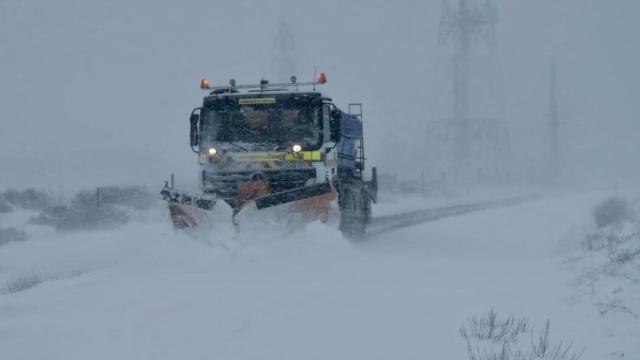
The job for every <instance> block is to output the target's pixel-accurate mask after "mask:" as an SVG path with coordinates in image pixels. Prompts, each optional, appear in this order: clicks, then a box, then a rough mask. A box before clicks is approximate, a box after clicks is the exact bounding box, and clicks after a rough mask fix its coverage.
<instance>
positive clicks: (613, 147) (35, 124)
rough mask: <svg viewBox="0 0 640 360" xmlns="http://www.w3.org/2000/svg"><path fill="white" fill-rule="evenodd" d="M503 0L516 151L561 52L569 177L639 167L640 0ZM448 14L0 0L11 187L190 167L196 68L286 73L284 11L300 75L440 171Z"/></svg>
mask: <svg viewBox="0 0 640 360" xmlns="http://www.w3.org/2000/svg"><path fill="white" fill-rule="evenodd" d="M496 3H497V5H498V8H499V14H500V22H499V23H498V27H497V39H498V50H497V51H498V53H497V55H498V59H499V65H500V67H499V69H500V72H501V87H502V89H503V90H502V93H503V98H502V99H500V101H499V102H500V107H501V108H502V110H501V111H502V112H503V114H504V118H505V119H506V120H507V121H508V124H509V132H510V137H511V138H510V143H511V151H512V161H513V162H514V163H515V164H518V165H522V164H523V163H528V162H530V163H531V164H533V165H532V166H534V167H537V166H540V165H541V164H543V163H544V159H545V157H544V156H545V155H544V154H545V153H546V151H547V149H546V147H545V145H544V143H545V139H546V138H545V136H546V132H547V129H546V122H547V115H546V114H547V112H548V105H547V104H548V88H549V85H548V78H549V76H548V72H549V63H550V61H551V59H552V58H553V57H555V58H556V59H557V64H558V93H559V95H558V101H559V108H560V121H561V130H560V131H561V154H562V161H561V164H562V165H563V170H562V174H563V180H564V181H565V182H567V183H571V184H578V183H579V184H589V185H607V186H609V185H611V184H613V183H624V182H631V181H634V180H636V179H638V178H639V177H640V169H639V167H638V161H637V154H639V153H640V140H639V136H638V134H639V133H640V122H639V121H638V120H639V119H640V102H638V99H640V85H639V84H640V73H639V72H638V70H637V64H639V63H640V48H639V47H638V45H637V42H636V41H635V37H636V36H637V34H638V33H639V31H640V25H639V24H638V22H637V21H636V19H635V16H636V14H638V13H639V10H640V3H638V2H637V1H635V0H618V1H615V2H612V1H602V0H538V1H513V0H502V1H496ZM439 21H440V1H437V0H429V1H398V2H388V1H349V2H344V1H337V0H326V1H322V2H317V1H314V2H311V1H300V0H296V1H270V2H265V1H233V2H222V1H181V2H170V1H164V0H161V1H110V2H102V1H70V0H60V1H55V2H52V1H44V0H42V1H30V0H25V1H17V0H16V1H12V0H1V1H0V64H1V67H0V99H1V106H0V169H1V170H0V188H4V187H18V188H21V187H27V186H38V187H49V188H51V189H67V188H77V187H91V186H100V185H105V184H137V183H142V184H147V185H149V186H158V187H159V186H161V184H162V182H163V181H164V180H165V179H166V178H167V177H168V175H169V174H170V173H175V174H176V175H177V176H178V178H179V179H183V181H185V182H192V181H193V179H194V178H195V176H196V169H197V163H196V158H195V155H194V154H193V153H192V152H191V151H190V149H189V147H188V143H187V141H188V140H187V135H188V134H187V131H188V129H187V126H188V121H187V120H188V115H189V113H190V111H191V110H192V109H193V108H194V107H197V106H199V105H200V102H201V99H202V96H203V95H205V94H204V93H203V92H202V91H201V90H200V89H199V87H198V85H199V79H200V78H201V77H203V76H206V77H208V78H209V79H210V81H211V82H212V83H213V84H226V83H227V81H228V80H229V79H230V78H235V79H236V80H237V81H238V83H255V82H257V81H258V80H259V79H260V78H262V77H264V78H265V79H270V80H271V81H276V80H283V79H277V78H276V77H277V76H276V75H277V74H279V73H282V71H281V70H280V69H277V65H276V66H275V68H274V64H273V63H274V60H273V59H274V58H275V59H277V58H278V56H279V54H278V51H277V50H276V47H275V46H274V37H275V36H276V34H277V32H278V27H279V24H282V23H286V24H287V26H288V27H289V28H290V29H291V33H292V37H293V38H294V43H295V45H294V47H293V50H292V54H291V58H292V59H293V61H294V64H293V66H292V68H295V69H296V70H297V74H296V75H297V76H298V78H299V79H301V80H307V79H311V77H312V76H313V70H314V66H317V68H318V70H320V71H323V72H325V73H326V74H327V77H328V84H327V85H326V86H324V87H323V90H324V91H327V93H328V94H329V95H330V96H332V97H333V99H334V101H335V103H336V104H337V105H338V106H341V107H346V105H347V104H348V103H349V102H362V103H363V104H364V121H365V136H366V143H367V154H368V157H369V160H370V163H371V164H373V165H377V166H378V167H379V169H380V170H381V171H383V172H389V173H391V172H397V173H399V174H403V175H406V176H414V174H417V173H419V172H421V171H424V172H426V173H427V174H428V173H429V169H427V168H425V166H424V162H423V152H424V141H425V126H426V122H427V121H429V120H431V119H434V118H437V117H439V116H440V115H441V114H442V113H443V112H445V111H446V110H447V106H448V104H447V103H446V101H443V100H442V98H443V97H442V96H441V95H442V93H441V92H442V88H443V87H442V81H446V79H447V77H446V76H443V70H442V64H443V63H444V62H446V59H447V56H448V54H449V53H448V52H447V49H446V48H444V47H442V46H440V45H438V41H437V36H438V25H439ZM280 77H282V75H280ZM443 79H444V80H443ZM443 109H444V110H443ZM516 178H517V176H516Z"/></svg>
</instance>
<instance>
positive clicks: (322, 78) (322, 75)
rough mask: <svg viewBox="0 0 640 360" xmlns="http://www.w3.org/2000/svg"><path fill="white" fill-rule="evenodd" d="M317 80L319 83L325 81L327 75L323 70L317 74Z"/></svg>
mask: <svg viewBox="0 0 640 360" xmlns="http://www.w3.org/2000/svg"><path fill="white" fill-rule="evenodd" d="M318 82H319V83H320V84H324V83H326V82H327V75H325V74H324V73H323V72H321V73H320V75H318Z"/></svg>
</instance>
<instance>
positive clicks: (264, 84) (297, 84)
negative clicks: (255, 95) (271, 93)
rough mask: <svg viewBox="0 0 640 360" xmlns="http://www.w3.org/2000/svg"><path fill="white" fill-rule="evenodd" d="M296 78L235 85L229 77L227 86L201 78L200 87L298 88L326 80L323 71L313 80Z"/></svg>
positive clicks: (217, 88)
mask: <svg viewBox="0 0 640 360" xmlns="http://www.w3.org/2000/svg"><path fill="white" fill-rule="evenodd" d="M297 80H298V79H297V78H296V77H295V76H292V77H291V82H288V83H277V84H270V83H269V81H267V80H264V79H261V80H260V82H259V83H258V84H246V85H236V81H235V80H234V79H231V81H229V85H227V86H210V85H209V80H207V79H204V78H203V79H201V80H200V88H201V89H202V90H211V91H216V90H240V89H260V90H267V89H274V88H276V89H277V88H290V87H295V88H298V87H300V86H316V85H321V84H325V83H326V82H327V76H326V75H325V74H324V73H320V75H319V76H318V78H317V79H316V80H315V81H309V82H297Z"/></svg>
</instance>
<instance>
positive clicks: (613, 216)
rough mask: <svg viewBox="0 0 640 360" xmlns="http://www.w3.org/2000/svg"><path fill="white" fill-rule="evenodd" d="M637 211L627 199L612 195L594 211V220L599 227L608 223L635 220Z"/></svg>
mask: <svg viewBox="0 0 640 360" xmlns="http://www.w3.org/2000/svg"><path fill="white" fill-rule="evenodd" d="M634 218H635V213H634V211H633V208H632V207H631V205H630V204H629V202H628V201H627V200H626V199H623V198H620V197H611V198H608V199H607V200H605V201H603V202H602V203H600V204H598V206H596V208H595V209H594V211H593V220H594V221H595V223H596V225H597V226H598V227H599V228H602V227H605V226H607V225H613V224H620V223H622V222H624V221H633V220H634Z"/></svg>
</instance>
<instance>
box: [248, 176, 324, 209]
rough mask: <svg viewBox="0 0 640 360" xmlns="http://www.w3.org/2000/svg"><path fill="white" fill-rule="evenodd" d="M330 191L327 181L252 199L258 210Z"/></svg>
mask: <svg viewBox="0 0 640 360" xmlns="http://www.w3.org/2000/svg"><path fill="white" fill-rule="evenodd" d="M330 192H331V185H330V184H329V183H322V184H316V185H312V186H305V187H301V188H297V189H292V190H287V191H283V192H279V193H275V194H270V195H265V196H261V197H259V198H255V199H254V200H253V201H254V203H255V205H256V207H257V208H258V210H262V209H266V208H270V207H272V206H277V205H281V204H286V203H290V202H294V201H298V200H304V199H308V198H311V197H315V196H320V195H324V194H328V193H330Z"/></svg>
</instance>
